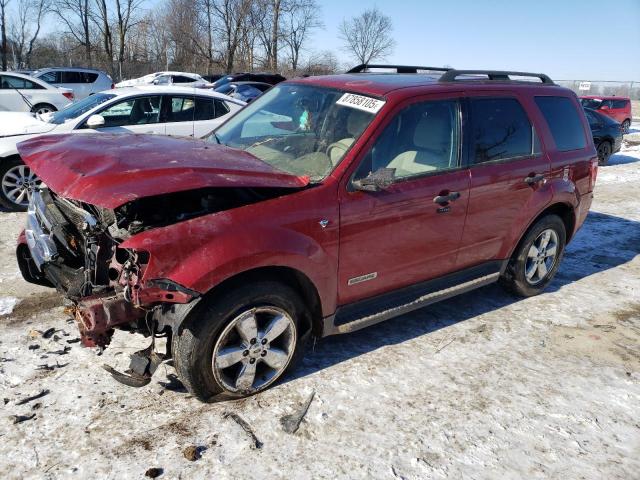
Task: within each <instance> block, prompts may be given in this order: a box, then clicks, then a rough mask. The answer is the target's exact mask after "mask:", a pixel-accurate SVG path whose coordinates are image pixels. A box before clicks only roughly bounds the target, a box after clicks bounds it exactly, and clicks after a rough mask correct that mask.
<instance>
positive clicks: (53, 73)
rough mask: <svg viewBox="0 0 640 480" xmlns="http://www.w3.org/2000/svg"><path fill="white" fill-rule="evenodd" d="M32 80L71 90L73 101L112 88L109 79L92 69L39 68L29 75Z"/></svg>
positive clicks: (111, 81) (103, 73)
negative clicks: (35, 79) (36, 79)
mask: <svg viewBox="0 0 640 480" xmlns="http://www.w3.org/2000/svg"><path fill="white" fill-rule="evenodd" d="M31 76H32V77H34V78H39V79H40V80H44V81H45V82H47V83H48V84H50V85H54V86H56V87H63V88H69V89H71V90H73V94H74V97H75V100H82V99H83V98H86V97H88V96H89V95H92V94H94V93H97V92H102V91H103V90H109V89H110V88H113V87H114V85H113V80H112V79H111V77H110V76H109V75H108V74H106V73H105V72H103V71H101V70H94V69H92V68H67V67H61V68H58V67H56V68H41V69H39V70H36V71H35V72H33V73H31Z"/></svg>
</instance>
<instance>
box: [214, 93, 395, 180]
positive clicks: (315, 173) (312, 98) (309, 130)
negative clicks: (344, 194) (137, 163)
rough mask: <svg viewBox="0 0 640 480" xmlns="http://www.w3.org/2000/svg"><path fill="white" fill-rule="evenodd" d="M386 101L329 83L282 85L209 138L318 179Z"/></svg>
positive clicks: (341, 154)
mask: <svg viewBox="0 0 640 480" xmlns="http://www.w3.org/2000/svg"><path fill="white" fill-rule="evenodd" d="M384 103H385V102H384V101H383V100H378V99H375V98H371V97H364V96H361V95H354V94H350V93H345V92H343V91H340V90H333V89H329V88H320V87H315V86H308V85H295V84H284V85H278V86H275V87H273V88H272V89H270V90H268V91H267V92H266V93H264V94H263V95H262V96H261V97H258V98H257V99H256V100H255V101H254V102H252V103H251V104H249V105H248V106H247V107H245V108H244V109H243V110H241V111H240V112H239V113H238V114H237V115H235V116H234V117H232V118H231V119H229V121H227V122H226V123H225V124H224V125H222V126H221V127H220V128H218V129H217V130H216V131H215V132H214V133H213V134H212V135H211V136H210V137H209V141H212V142H219V143H222V144H224V145H227V146H229V147H232V148H238V149H241V150H245V151H247V152H249V153H251V154H252V155H255V156H256V157H258V158H259V159H260V160H262V161H264V162H266V163H268V164H270V165H271V166H273V167H275V168H277V169H279V170H282V171H284V172H288V173H291V174H294V175H306V176H308V177H310V179H311V181H312V182H318V181H320V180H322V179H323V178H325V177H326V176H327V175H329V174H330V173H331V171H332V170H333V169H334V168H335V166H336V165H337V164H338V163H339V162H340V160H342V157H343V156H344V154H345V153H346V152H347V150H348V149H349V147H351V145H352V144H353V143H355V141H356V140H357V139H358V138H359V137H360V135H362V133H363V132H364V130H365V129H366V128H367V126H369V124H370V123H371V120H373V118H374V116H375V114H376V113H377V112H378V110H380V108H382V106H383V105H384ZM364 108H367V109H368V110H367V111H365V110H363V109H364Z"/></svg>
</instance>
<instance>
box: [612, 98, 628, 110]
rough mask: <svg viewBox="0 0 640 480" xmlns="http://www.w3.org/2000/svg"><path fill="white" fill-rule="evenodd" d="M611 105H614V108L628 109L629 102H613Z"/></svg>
mask: <svg viewBox="0 0 640 480" xmlns="http://www.w3.org/2000/svg"><path fill="white" fill-rule="evenodd" d="M611 103H612V104H613V107H612V108H627V105H628V104H629V100H612V101H611Z"/></svg>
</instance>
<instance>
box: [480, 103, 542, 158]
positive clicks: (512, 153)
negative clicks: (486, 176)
mask: <svg viewBox="0 0 640 480" xmlns="http://www.w3.org/2000/svg"><path fill="white" fill-rule="evenodd" d="M471 117H472V124H473V127H472V129H473V132H472V141H473V149H474V153H473V155H474V163H484V162H492V161H495V160H506V159H508V158H517V157H523V156H530V155H532V154H533V153H534V145H533V129H532V127H531V122H530V121H529V118H528V117H527V114H526V113H525V111H524V109H523V108H522V105H520V102H518V100H516V99H515V98H473V99H471Z"/></svg>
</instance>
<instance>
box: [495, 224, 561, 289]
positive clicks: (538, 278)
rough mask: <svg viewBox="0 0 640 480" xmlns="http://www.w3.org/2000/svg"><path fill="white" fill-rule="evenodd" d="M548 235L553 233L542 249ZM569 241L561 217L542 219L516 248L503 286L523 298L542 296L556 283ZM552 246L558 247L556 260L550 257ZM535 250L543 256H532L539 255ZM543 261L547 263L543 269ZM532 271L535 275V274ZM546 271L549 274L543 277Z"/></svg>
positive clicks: (504, 275) (504, 276) (556, 248)
mask: <svg viewBox="0 0 640 480" xmlns="http://www.w3.org/2000/svg"><path fill="white" fill-rule="evenodd" d="M548 232H551V233H549V237H548V240H547V242H548V243H547V245H546V247H544V249H540V248H539V247H540V246H541V242H544V238H546V237H547V233H548ZM543 235H544V237H543ZM566 239H567V232H566V228H565V226H564V222H563V221H562V219H561V218H560V217H558V216H557V215H546V216H544V217H542V218H541V219H539V220H538V221H537V222H536V223H535V224H533V225H532V226H531V228H529V230H528V231H527V233H526V234H525V236H524V237H523V238H522V240H521V241H520V243H519V244H518V247H516V250H515V252H513V255H512V256H511V259H510V260H509V263H508V264H507V268H506V269H505V271H504V273H503V274H502V276H501V277H500V284H501V285H502V286H503V287H504V288H505V289H506V290H507V291H509V292H511V293H513V294H515V295H517V296H520V297H532V296H534V295H538V294H539V293H541V292H542V291H543V290H544V289H545V287H546V286H547V285H548V284H549V283H550V282H551V280H553V277H554V276H555V274H556V272H557V270H558V267H559V265H560V262H561V261H562V256H563V255H564V247H565V244H566ZM552 244H555V254H554V255H553V258H551V257H550V256H549V255H548V254H549V253H550V250H551V245H552ZM534 247H535V250H536V251H537V252H538V254H539V255H540V256H538V257H532V256H531V255H533V254H534V253H535V252H534V250H532V248H534ZM540 262H543V263H544V267H543V268H542V269H541V267H542V263H540ZM534 267H535V269H534ZM532 270H533V275H531V272H532ZM545 271H546V273H545V274H544V275H542V273H544V272H545ZM528 274H529V275H528Z"/></svg>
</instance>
